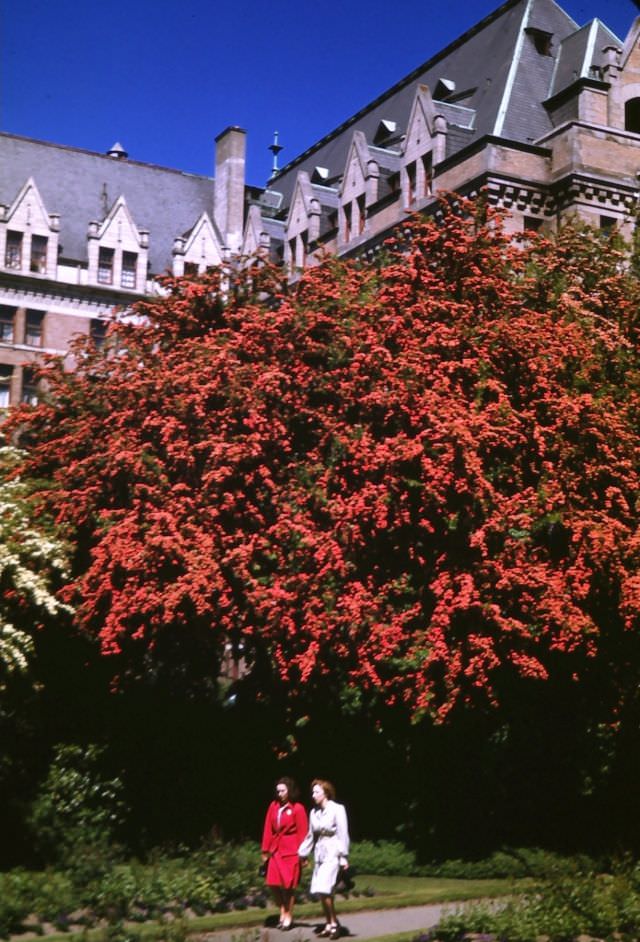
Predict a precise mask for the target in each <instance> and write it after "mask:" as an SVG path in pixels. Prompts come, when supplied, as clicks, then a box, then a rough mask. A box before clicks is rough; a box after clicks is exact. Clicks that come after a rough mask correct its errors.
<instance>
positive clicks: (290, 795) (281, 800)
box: [262, 778, 307, 929]
mask: <svg viewBox="0 0 640 942" xmlns="http://www.w3.org/2000/svg"><path fill="white" fill-rule="evenodd" d="M298 795H299V792H298V786H297V785H296V783H295V782H294V781H293V779H290V778H280V779H278V781H277V782H276V799H275V801H272V802H271V804H270V805H269V808H268V809H267V816H266V818H265V821H264V831H263V834H262V860H263V862H264V863H266V865H267V873H266V880H265V882H266V884H267V886H268V887H269V889H270V890H271V892H272V893H273V897H274V899H275V901H276V906H279V907H280V922H279V923H278V928H279V929H290V928H291V926H292V925H293V916H292V913H293V904H294V901H295V889H296V887H297V885H298V883H299V882H300V858H299V857H298V848H299V846H300V844H301V843H302V841H303V840H304V837H305V835H306V833H307V813H306V811H305V810H304V808H303V807H302V805H301V804H300V803H299V802H298V800H297V799H298Z"/></svg>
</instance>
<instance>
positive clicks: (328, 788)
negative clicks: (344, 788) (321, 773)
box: [311, 778, 336, 801]
mask: <svg viewBox="0 0 640 942" xmlns="http://www.w3.org/2000/svg"><path fill="white" fill-rule="evenodd" d="M314 785H319V786H320V788H321V789H322V790H323V791H324V793H325V795H326V796H327V798H328V799H329V801H335V800H336V790H335V788H334V787H333V785H332V784H331V782H327V780H326V779H324V778H314V780H313V781H312V783H311V787H312V788H313V786H314Z"/></svg>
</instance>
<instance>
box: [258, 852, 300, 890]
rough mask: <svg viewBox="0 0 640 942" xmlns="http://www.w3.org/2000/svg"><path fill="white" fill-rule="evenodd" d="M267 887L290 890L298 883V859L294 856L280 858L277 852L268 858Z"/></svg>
mask: <svg viewBox="0 0 640 942" xmlns="http://www.w3.org/2000/svg"><path fill="white" fill-rule="evenodd" d="M265 883H266V884H267V886H283V887H284V888H285V889H287V890H292V889H293V888H294V887H296V886H297V885H298V883H300V858H299V857H298V855H297V854H296V855H295V857H294V856H287V857H283V856H281V855H280V854H279V853H278V852H277V851H276V853H275V854H274V855H273V857H270V858H269V863H268V865H267V876H266V878H265Z"/></svg>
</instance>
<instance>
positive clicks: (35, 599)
mask: <svg viewBox="0 0 640 942" xmlns="http://www.w3.org/2000/svg"><path fill="white" fill-rule="evenodd" d="M19 458H20V452H19V451H18V449H16V448H13V447H10V446H7V445H5V446H1V447H0V692H2V690H3V689H4V688H5V687H6V683H7V680H8V678H9V677H10V676H11V675H12V674H24V673H26V672H27V670H28V668H29V662H30V658H31V656H32V655H33V651H34V643H33V633H34V630H35V629H37V627H38V625H39V624H41V623H42V622H43V620H45V619H47V618H51V617H53V616H56V615H59V614H63V613H69V612H70V611H71V609H70V608H69V606H68V605H65V604H63V603H62V602H61V601H60V600H59V599H58V598H57V597H56V595H55V592H54V588H53V586H54V585H55V584H56V583H58V582H60V580H63V579H64V578H65V576H66V575H67V559H68V548H67V546H66V545H65V543H64V541H63V540H61V539H60V538H59V537H58V536H56V534H55V533H54V531H53V527H52V525H51V522H50V521H47V520H46V519H45V518H44V517H42V516H41V515H40V514H39V513H38V510H37V508H36V507H35V506H34V504H33V502H32V500H31V499H30V495H29V489H28V487H27V486H26V485H25V484H24V483H23V482H22V481H21V480H20V478H19V477H17V476H16V475H15V467H16V465H17V463H18V461H19Z"/></svg>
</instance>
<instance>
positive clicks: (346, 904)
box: [46, 874, 522, 942]
mask: <svg viewBox="0 0 640 942" xmlns="http://www.w3.org/2000/svg"><path fill="white" fill-rule="evenodd" d="M356 883H357V890H358V892H359V893H360V894H363V895H359V896H350V897H349V898H341V897H340V898H339V901H338V908H339V911H340V913H343V914H348V913H356V912H364V911H370V912H375V911H376V910H382V909H400V908H403V907H405V906H424V905H428V904H430V903H449V902H462V901H464V900H472V899H487V898H489V897H495V896H504V895H507V894H509V893H512V892H513V890H514V885H515V884H514V881H513V880H506V879H505V880H498V879H493V880H453V879H442V878H439V877H395V876H394V877H383V876H373V875H369V874H358V877H357V880H356ZM519 885H522V881H520V884H519ZM368 890H371V891H373V893H374V894H375V895H372V896H368V895H364V893H365V892H366V891H368ZM275 912H276V910H275V908H274V907H271V906H270V907H267V908H266V909H246V910H234V911H233V912H229V913H215V914H213V915H210V916H199V917H196V918H193V919H189V920H188V921H186V930H187V931H188V933H189V934H192V933H198V934H200V933H203V932H215V931H216V930H217V929H238V930H243V929H251V928H254V927H259V926H263V925H264V922H265V919H266V918H267V917H268V916H270V915H275ZM295 914H296V917H298V918H306V917H314V916H318V918H319V906H318V903H301V904H299V905H298V906H296V910H295ZM132 928H134V931H135V933H136V935H138V936H139V937H140V938H142V939H144V940H145V942H153V940H154V939H157V938H160V937H162V936H164V935H166V931H167V924H166V923H165V924H161V923H157V922H148V923H145V924H144V925H136V926H135V927H132ZM414 935H415V932H413V933H412V932H409V933H400V934H395V935H393V936H388V937H385V939H384V942H403V940H405V939H410V938H412V937H413V936H414ZM104 938H105V930H104V929H89V930H88V931H85V932H83V933H68V932H67V933H64V934H63V933H59V934H55V935H47V936H46V942H100V940H102V939H104ZM380 942H383V940H382V939H381V940H380Z"/></svg>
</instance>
